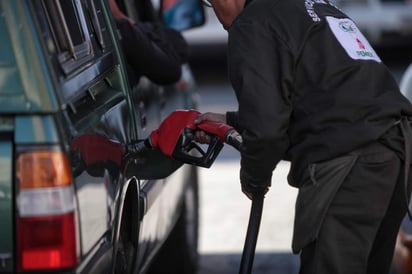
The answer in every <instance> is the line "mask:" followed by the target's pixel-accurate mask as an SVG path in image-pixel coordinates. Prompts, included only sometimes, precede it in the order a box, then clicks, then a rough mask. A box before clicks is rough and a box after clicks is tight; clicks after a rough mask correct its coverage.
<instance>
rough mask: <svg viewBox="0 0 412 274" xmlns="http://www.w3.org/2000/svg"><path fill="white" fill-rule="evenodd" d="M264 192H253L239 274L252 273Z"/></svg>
mask: <svg viewBox="0 0 412 274" xmlns="http://www.w3.org/2000/svg"><path fill="white" fill-rule="evenodd" d="M264 198H265V194H264V193H263V192H261V193H254V194H253V197H252V206H251V209H250V216H249V224H248V227H247V232H246V239H245V244H244V246H243V253H242V259H241V261H240V269H239V274H250V273H252V268H253V260H254V257H255V250H256V243H257V239H258V234H259V227H260V221H261V219H262V211H263V201H264Z"/></svg>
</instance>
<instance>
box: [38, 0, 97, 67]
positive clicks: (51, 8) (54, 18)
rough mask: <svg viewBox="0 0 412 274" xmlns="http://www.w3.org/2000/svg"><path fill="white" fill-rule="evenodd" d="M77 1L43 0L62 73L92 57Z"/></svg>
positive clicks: (86, 31) (85, 26) (86, 30)
mask: <svg viewBox="0 0 412 274" xmlns="http://www.w3.org/2000/svg"><path fill="white" fill-rule="evenodd" d="M80 3H81V2H79V1H67V0H57V1H43V2H42V4H43V6H44V10H45V13H46V18H47V21H48V23H49V26H50V31H51V36H52V38H53V42H54V48H50V49H52V50H55V51H56V53H57V56H58V61H59V64H60V66H61V69H62V70H63V71H64V73H66V74H69V73H70V72H72V71H73V70H75V69H76V68H78V67H79V66H81V65H82V64H84V63H85V62H87V61H88V60H90V58H92V53H93V52H92V47H91V43H90V34H89V30H88V28H87V25H86V22H85V21H84V15H83V9H82V6H81V5H80Z"/></svg>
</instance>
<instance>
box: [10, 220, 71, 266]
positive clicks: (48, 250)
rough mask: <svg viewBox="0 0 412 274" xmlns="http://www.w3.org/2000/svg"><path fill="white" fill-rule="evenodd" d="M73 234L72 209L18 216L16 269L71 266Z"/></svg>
mask: <svg viewBox="0 0 412 274" xmlns="http://www.w3.org/2000/svg"><path fill="white" fill-rule="evenodd" d="M75 235H76V230H75V224H74V213H69V214H65V215H61V216H50V217H26V218H20V219H19V221H18V250H19V251H21V253H20V260H19V270H39V269H56V268H70V267H73V266H74V265H76V263H77V258H76V245H75V243H76V239H75Z"/></svg>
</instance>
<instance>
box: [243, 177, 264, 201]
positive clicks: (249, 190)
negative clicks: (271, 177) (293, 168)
mask: <svg viewBox="0 0 412 274" xmlns="http://www.w3.org/2000/svg"><path fill="white" fill-rule="evenodd" d="M240 184H241V186H242V192H243V193H244V194H245V195H246V197H248V198H249V199H250V200H252V199H253V195H254V194H257V193H263V194H266V193H267V192H268V191H269V188H270V187H271V185H272V184H271V182H269V183H268V184H263V185H256V184H253V183H250V182H249V183H248V182H242V181H241V182H240Z"/></svg>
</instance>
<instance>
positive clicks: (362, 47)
mask: <svg viewBox="0 0 412 274" xmlns="http://www.w3.org/2000/svg"><path fill="white" fill-rule="evenodd" d="M356 42H357V43H358V46H359V48H360V49H365V45H364V44H363V43H362V41H361V40H359V38H356Z"/></svg>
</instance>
